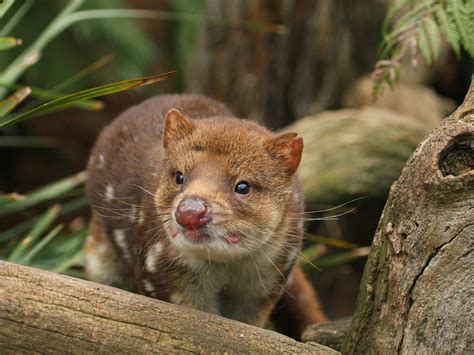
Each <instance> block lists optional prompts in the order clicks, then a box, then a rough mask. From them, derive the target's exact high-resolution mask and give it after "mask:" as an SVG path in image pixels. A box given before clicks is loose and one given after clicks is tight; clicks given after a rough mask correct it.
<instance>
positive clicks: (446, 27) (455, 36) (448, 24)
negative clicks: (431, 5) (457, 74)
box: [435, 6, 461, 58]
mask: <svg viewBox="0 0 474 355" xmlns="http://www.w3.org/2000/svg"><path fill="white" fill-rule="evenodd" d="M435 16H436V20H437V22H438V23H439V27H440V28H441V32H443V35H444V37H445V38H446V41H447V42H448V43H449V44H450V45H451V47H452V48H453V51H454V53H455V54H456V57H457V58H459V57H460V56H461V39H460V36H459V33H458V31H457V28H456V24H455V23H454V22H453V21H452V18H451V17H450V16H449V15H448V13H447V11H446V8H444V7H442V6H439V7H438V8H437V9H436V13H435Z"/></svg>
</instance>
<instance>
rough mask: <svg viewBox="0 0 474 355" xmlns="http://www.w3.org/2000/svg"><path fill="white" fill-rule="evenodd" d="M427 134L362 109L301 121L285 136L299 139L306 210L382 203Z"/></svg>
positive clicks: (384, 113) (419, 126) (407, 121)
mask: <svg viewBox="0 0 474 355" xmlns="http://www.w3.org/2000/svg"><path fill="white" fill-rule="evenodd" d="M431 129H432V126H429V125H426V124H425V123H423V122H420V121H419V120H417V119H416V118H414V117H412V116H409V115H406V114H401V113H398V112H394V111H390V110H386V109H381V108H370V107H367V108H363V109H344V110H337V111H327V112H323V113H321V114H318V115H315V116H311V117H305V118H302V119H300V120H298V121H296V122H295V123H294V124H292V125H291V126H288V127H286V128H285V131H289V132H297V133H298V134H299V135H300V136H301V137H303V140H304V145H305V148H304V150H303V156H302V159H301V164H300V167H299V169H298V176H299V178H300V181H301V185H302V187H303V191H304V196H305V201H306V203H307V205H308V206H312V205H313V204H324V203H326V204H335V203H338V202H339V203H342V202H347V201H349V200H351V199H353V198H358V197H361V196H365V197H375V198H380V197H382V198H385V196H386V195H387V194H388V191H389V188H390V185H391V184H392V183H393V182H394V181H395V180H396V179H397V178H398V177H399V176H400V172H401V171H402V169H403V166H404V165H405V162H406V161H407V159H408V158H409V157H410V155H411V154H412V153H413V151H414V150H415V148H416V146H417V145H418V143H419V142H421V140H422V139H423V138H424V137H425V136H426V134H428V132H429V131H430V130H431Z"/></svg>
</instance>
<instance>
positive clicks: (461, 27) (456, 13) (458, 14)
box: [448, 0, 474, 56]
mask: <svg viewBox="0 0 474 355" xmlns="http://www.w3.org/2000/svg"><path fill="white" fill-rule="evenodd" d="M448 10H449V12H450V13H451V14H452V16H453V18H454V21H455V23H456V26H457V29H458V31H459V34H460V37H461V44H462V45H463V47H464V48H465V49H466V50H467V51H468V53H469V54H470V55H471V56H474V48H473V47H474V44H471V42H473V39H472V37H471V38H469V34H468V29H469V27H470V26H472V24H469V16H468V15H467V10H465V9H464V3H463V1H462V0H451V1H450V2H449V3H448ZM471 49H472V52H471Z"/></svg>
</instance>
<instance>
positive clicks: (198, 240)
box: [170, 228, 242, 244]
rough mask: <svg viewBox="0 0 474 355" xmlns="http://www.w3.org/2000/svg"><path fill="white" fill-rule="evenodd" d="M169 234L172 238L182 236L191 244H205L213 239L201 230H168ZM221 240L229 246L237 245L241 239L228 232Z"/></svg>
mask: <svg viewBox="0 0 474 355" xmlns="http://www.w3.org/2000/svg"><path fill="white" fill-rule="evenodd" d="M170 234H171V236H172V237H173V238H176V237H177V236H178V235H180V234H181V235H182V236H183V237H184V238H185V239H186V240H187V241H189V242H191V243H193V244H207V243H210V242H211V241H212V239H213V237H212V236H210V235H209V234H208V233H205V232H204V231H203V230H202V229H179V230H178V229H177V228H170ZM223 239H224V240H225V241H226V242H227V243H229V244H237V243H239V242H240V240H241V239H242V238H241V236H240V235H239V234H237V233H233V232H228V233H226V234H225V235H224V236H223Z"/></svg>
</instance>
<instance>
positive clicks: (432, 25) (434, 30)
mask: <svg viewBox="0 0 474 355" xmlns="http://www.w3.org/2000/svg"><path fill="white" fill-rule="evenodd" d="M425 22H426V27H425V29H426V33H427V37H428V41H429V43H430V44H431V50H432V55H433V60H438V58H439V54H440V52H441V35H440V33H439V27H438V25H437V24H436V22H435V20H433V18H432V17H427V18H426V20H425Z"/></svg>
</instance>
